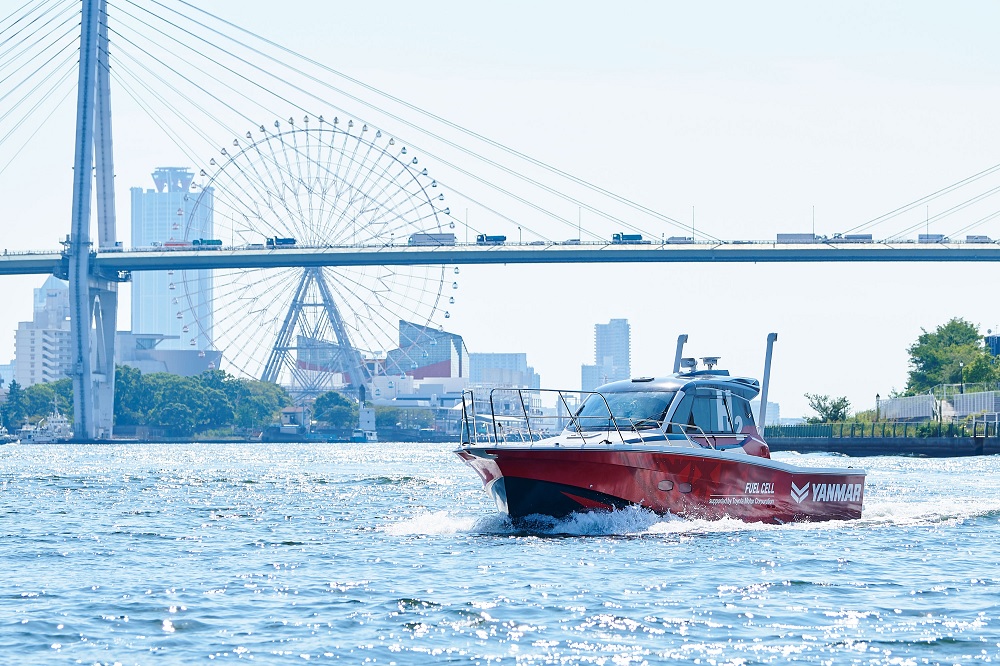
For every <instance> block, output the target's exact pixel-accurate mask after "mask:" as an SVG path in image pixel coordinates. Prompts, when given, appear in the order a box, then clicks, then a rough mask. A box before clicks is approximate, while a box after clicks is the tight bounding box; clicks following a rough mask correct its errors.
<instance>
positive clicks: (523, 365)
mask: <svg viewBox="0 0 1000 666" xmlns="http://www.w3.org/2000/svg"><path fill="white" fill-rule="evenodd" d="M469 383H470V384H474V385H478V386H506V387H512V388H530V389H539V388H541V385H542V380H541V378H540V377H539V376H538V373H536V372H535V369H534V368H533V367H531V366H529V365H528V355H527V354H524V353H477V354H469Z"/></svg>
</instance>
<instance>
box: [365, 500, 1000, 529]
mask: <svg viewBox="0 0 1000 666" xmlns="http://www.w3.org/2000/svg"><path fill="white" fill-rule="evenodd" d="M997 516H1000V500H989V501H984V500H982V499H980V501H977V502H975V503H972V502H968V503H956V502H955V501H954V500H946V499H933V500H923V501H917V502H902V501H899V500H884V499H883V500H870V501H867V502H865V513H864V516H863V517H862V518H861V519H857V520H848V521H841V520H834V521H824V522H802V523H789V524H785V525H774V524H769V523H751V522H744V521H742V520H739V519H737V518H722V519H718V520H700V519H694V518H682V517H680V516H673V515H665V516H664V515H659V514H656V513H654V512H653V511H650V510H648V509H643V508H641V507H637V506H631V507H627V508H624V509H621V510H616V511H610V512H604V511H594V512H582V513H574V514H570V515H569V516H567V517H565V518H552V517H549V516H542V515H536V516H529V517H527V518H525V519H524V520H522V521H518V522H517V523H516V524H515V523H513V522H512V521H511V520H510V518H509V517H507V516H505V515H503V514H500V513H492V514H488V515H485V516H469V515H455V514H452V513H451V512H449V511H435V512H430V511H428V512H424V513H420V514H417V515H415V516H412V517H411V518H408V519H406V520H401V521H399V522H394V523H390V524H388V525H384V526H383V527H382V528H381V530H382V531H383V532H386V533H387V534H392V535H395V536H411V535H436V534H441V535H447V534H483V535H491V534H493V535H523V536H628V537H635V536H662V535H678V536H683V535H689V536H695V535H699V534H718V533H731V532H746V531H754V532H760V531H770V530H830V529H833V530H837V529H857V528H871V527H882V526H884V527H911V526H922V525H950V524H962V523H964V522H965V521H969V520H976V519H980V518H990V517H997Z"/></svg>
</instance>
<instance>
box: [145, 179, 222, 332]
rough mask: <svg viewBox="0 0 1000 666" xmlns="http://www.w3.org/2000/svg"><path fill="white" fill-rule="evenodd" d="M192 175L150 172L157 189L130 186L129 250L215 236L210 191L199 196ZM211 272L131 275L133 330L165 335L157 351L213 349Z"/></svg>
mask: <svg viewBox="0 0 1000 666" xmlns="http://www.w3.org/2000/svg"><path fill="white" fill-rule="evenodd" d="M193 181H194V172H193V171H191V170H190V169H187V168H182V167H159V168H157V169H156V170H155V171H153V183H154V184H155V185H156V189H148V190H145V191H144V190H143V189H142V188H141V187H133V188H132V190H131V193H132V247H155V246H160V245H163V244H164V243H171V242H174V243H182V242H190V241H193V240H196V239H209V238H214V236H213V222H212V208H213V203H214V202H213V198H214V192H213V191H212V189H211V188H207V189H206V190H205V191H204V192H199V191H198V189H197V185H195V184H194V183H193ZM212 325H213V319H212V272H211V271H210V270H186V271H155V272H137V273H134V274H133V275H132V331H133V332H134V333H138V334H157V335H161V336H163V340H162V342H161V343H160V345H159V347H160V348H161V349H188V350H193V351H204V350H207V349H211V347H212Z"/></svg>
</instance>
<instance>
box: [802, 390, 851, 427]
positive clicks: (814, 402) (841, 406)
mask: <svg viewBox="0 0 1000 666" xmlns="http://www.w3.org/2000/svg"><path fill="white" fill-rule="evenodd" d="M806 398H807V399H808V400H809V408H810V409H812V410H813V411H814V412H816V414H817V416H811V417H808V418H807V419H806V422H807V423H838V422H841V421H846V420H847V417H848V416H849V415H850V413H851V402H850V401H849V400H848V399H847V398H846V397H844V396H841V397H839V398H831V397H830V396H828V395H817V394H815V393H806Z"/></svg>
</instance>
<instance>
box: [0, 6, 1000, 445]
mask: <svg viewBox="0 0 1000 666" xmlns="http://www.w3.org/2000/svg"><path fill="white" fill-rule="evenodd" d="M0 36H2V37H3V40H4V41H3V44H4V48H3V49H0V77H3V80H4V81H6V82H7V83H8V84H9V88H8V91H7V92H6V93H4V94H2V95H0V116H2V117H3V118H4V119H6V120H8V124H6V125H5V127H8V128H10V129H9V130H8V131H6V132H0V177H2V176H3V174H4V172H5V171H6V170H7V168H8V167H9V166H10V165H11V164H12V163H15V161H16V158H17V157H18V156H19V155H21V154H22V152H24V151H26V150H27V151H28V152H30V151H31V147H32V146H33V145H34V144H33V141H34V140H35V138H36V135H37V133H38V131H39V129H40V128H42V127H44V126H45V122H46V121H47V120H48V119H49V118H50V117H53V114H57V113H58V111H59V110H60V108H61V106H60V105H61V104H63V103H64V102H66V101H67V100H69V101H72V99H74V98H75V99H76V107H75V108H76V127H77V132H76V140H75V144H74V146H75V158H74V162H73V163H74V165H75V166H74V176H73V214H72V219H73V223H72V230H71V233H70V236H69V238H68V240H67V242H66V243H65V244H64V247H63V249H62V250H61V251H52V252H41V253H29V252H19V251H17V250H16V249H15V250H14V251H11V252H8V253H6V254H5V255H4V256H2V257H0V274H7V275H14V274H46V273H53V274H56V275H59V276H61V277H65V278H67V279H68V280H69V282H70V285H71V291H72V301H73V306H72V322H73V330H72V340H73V354H72V356H73V359H74V367H73V370H72V376H73V379H74V396H75V400H76V404H75V405H74V411H75V427H76V433H77V436H78V437H81V438H93V437H95V436H106V435H108V434H109V433H110V432H111V424H112V416H113V414H112V412H111V405H112V404H113V394H114V386H113V384H114V365H113V358H114V331H115V330H116V328H117V326H116V323H117V322H116V319H117V286H118V284H119V283H120V282H121V281H126V280H127V279H128V278H129V275H130V274H132V273H139V272H144V271H162V272H164V273H165V274H166V275H167V276H169V277H168V279H169V288H170V290H171V292H172V293H173V294H174V296H173V297H172V298H171V300H170V302H169V303H167V304H166V306H165V307H168V308H170V309H171V313H170V314H171V317H176V320H177V322H178V325H182V329H181V330H182V331H183V332H184V333H185V334H187V335H190V340H191V342H192V344H194V345H198V344H201V342H200V341H202V340H208V341H209V342H208V343H207V344H209V345H212V346H213V347H215V348H218V349H223V350H226V353H227V355H228V358H229V368H232V369H234V370H235V371H236V372H238V373H241V374H246V375H250V376H255V377H260V378H265V379H270V380H272V381H281V382H293V383H295V382H298V383H299V384H300V385H309V386H311V387H313V388H314V389H315V388H317V387H320V386H325V385H326V384H324V382H328V381H329V376H330V375H335V374H337V375H342V376H344V377H350V378H351V379H350V381H351V382H352V383H363V382H364V381H365V380H366V379H367V378H368V377H367V373H370V372H371V370H370V369H369V367H368V364H366V363H365V359H366V358H369V357H371V356H372V355H375V356H377V355H378V353H379V352H380V350H385V349H387V348H389V346H390V345H391V344H392V341H391V337H392V334H393V333H394V331H395V328H396V323H397V320H398V319H400V318H405V319H406V320H408V321H413V322H416V323H419V324H422V325H426V326H427V327H428V328H436V327H439V326H441V325H442V323H443V322H442V320H443V319H445V318H447V317H448V316H449V313H448V307H449V306H450V305H451V304H453V303H454V302H455V297H456V296H455V294H456V291H455V290H457V289H458V278H457V277H456V275H457V272H458V266H461V265H466V264H518V263H554V264H555V263H588V262H597V263H618V262H634V263H649V262H710V263H721V262H838V261H843V262H859V261H932V262H940V261H996V260H997V259H998V258H1000V252H998V248H1000V246H998V245H997V244H995V243H993V242H992V241H989V240H988V239H986V241H985V242H984V240H983V239H984V238H985V237H984V236H971V235H969V234H971V233H978V232H983V231H987V232H988V231H990V229H989V227H988V226H986V225H988V224H989V223H990V222H991V221H992V220H994V219H995V218H996V217H997V216H1000V211H993V210H991V209H990V207H989V201H990V197H991V196H993V195H994V194H995V193H997V192H998V191H1000V186H992V185H989V179H990V178H991V177H993V176H995V175H996V174H997V173H1000V165H997V166H994V167H990V168H989V169H985V170H982V171H980V172H979V173H976V174H973V175H972V176H969V177H967V178H963V179H961V180H959V181H957V182H955V183H953V184H951V185H948V186H946V187H944V188H940V189H939V190H936V191H935V192H932V193H931V194H929V195H927V196H924V197H920V198H917V199H914V200H913V201H911V202H909V203H907V204H904V205H903V206H899V207H896V208H894V209H893V210H891V211H889V212H888V213H886V214H884V215H880V216H878V217H875V218H872V219H870V220H867V221H864V222H861V223H859V224H853V225H850V224H844V225H843V228H842V229H841V232H842V233H841V237H840V238H831V239H818V238H816V237H815V235H811V236H812V238H811V240H810V242H805V243H774V242H751V241H741V240H733V239H730V240H723V239H721V238H719V237H716V236H715V235H713V234H712V233H710V231H709V230H708V229H707V228H698V229H696V228H695V227H694V225H693V221H692V222H687V221H685V222H682V221H680V220H679V219H676V218H673V217H670V216H667V215H664V214H662V213H659V212H658V211H656V210H654V209H652V208H650V207H647V206H644V205H643V204H641V203H639V202H637V201H635V200H632V199H629V198H627V197H624V196H621V195H618V194H616V193H614V192H611V191H608V190H607V189H604V188H602V187H601V186H599V185H596V184H594V183H592V182H588V181H586V180H583V179H581V178H579V177H576V176H574V175H573V174H570V173H568V172H566V171H564V170H561V169H560V168H558V167H555V166H553V165H551V164H548V163H546V162H543V161H541V160H538V159H536V158H533V157H531V156H530V155H528V154H526V153H524V152H520V151H518V150H515V149H512V148H510V147H508V146H505V145H503V144H501V143H499V142H497V141H495V140H492V139H490V138H489V137H487V136H484V135H483V134H480V133H477V132H475V131H472V130H469V129H467V128H465V127H462V126H459V125H457V124H456V123H454V122H452V121H450V120H448V119H446V118H443V117H442V116H440V115H436V114H434V113H430V112H427V111H425V110H423V109H421V108H419V107H417V106H415V105H413V104H410V103H408V102H406V101H405V100H402V99H400V98H398V97H395V96H393V95H391V94H389V93H386V92H384V91H381V90H378V89H376V88H374V87H372V86H370V85H368V84H366V83H364V82H362V81H359V80H357V79H354V78H352V77H349V76H347V75H345V74H343V73H341V72H338V71H336V70H333V69H332V68H330V67H329V66H327V65H324V64H322V63H319V62H316V61H314V60H310V59H309V58H305V57H303V56H301V55H299V54H297V53H295V52H294V51H292V50H290V49H288V48H286V47H284V46H282V45H280V44H277V43H276V42H273V41H270V40H268V39H266V38H263V37H261V36H260V35H256V34H253V33H251V32H249V31H247V30H245V29H243V28H241V27H239V26H237V25H236V24H234V23H232V22H230V21H227V20H225V19H223V18H220V17H217V16H213V15H211V14H210V13H208V12H206V11H204V10H203V9H202V8H199V7H197V6H195V5H193V4H191V3H188V2H184V1H183V0H181V1H178V2H172V3H168V2H160V1H158V0H116V1H115V2H108V1H107V0H83V2H80V1H79V0H31V1H29V2H26V3H25V4H24V5H23V6H21V7H19V8H18V9H17V10H15V11H14V12H13V13H12V14H11V15H9V16H8V17H7V18H5V19H3V20H0ZM77 62H79V67H77ZM112 89H113V90H114V95H115V103H114V108H115V109H116V111H118V110H120V109H122V108H125V109H126V110H127V111H128V113H130V114H132V115H133V116H141V117H142V118H144V119H145V120H144V121H143V123H145V124H139V125H136V127H137V128H138V129H135V128H125V129H126V130H131V134H129V133H127V132H126V133H125V134H124V135H123V132H122V128H118V131H117V132H116V133H115V135H114V136H115V138H116V139H117V141H113V140H112V113H111V109H112ZM116 117H120V115H118V116H116ZM123 136H125V137H127V138H126V140H125V141H122V137H123ZM404 137H405V139H404ZM156 141H160V142H163V143H165V144H168V145H169V146H170V147H171V148H172V150H173V152H174V154H177V155H178V156H181V157H183V159H184V160H185V161H186V163H188V164H191V165H194V171H193V172H192V175H193V180H192V182H191V183H190V184H189V185H185V187H184V188H183V191H182V192H179V197H178V202H177V215H176V216H175V219H174V220H172V221H171V223H170V224H169V229H168V230H167V232H166V233H167V234H169V239H168V238H166V237H164V238H163V239H162V240H163V241H164V242H163V243H162V244H159V245H150V246H144V247H121V246H120V245H119V244H118V230H117V225H116V210H117V206H116V204H117V202H119V201H120V200H121V198H122V197H121V196H120V195H121V193H120V192H119V193H116V192H115V185H116V182H115V179H116V175H115V168H114V161H113V159H112V156H113V154H114V153H115V152H118V153H119V154H120V152H121V151H122V150H123V149H124V150H131V151H133V152H140V151H141V149H142V147H143V146H144V144H145V143H147V142H150V143H153V142H156ZM136 146H138V148H137V147H136ZM123 147H124V148H123ZM8 156H9V159H8ZM92 174H93V177H91V175H92ZM7 177H10V174H9V173H8V176H7ZM117 177H118V178H119V179H121V178H122V176H121V175H120V174H119V175H118V176H117ZM984 183H985V184H986V185H984ZM118 186H119V187H121V186H122V184H121V182H120V180H119V182H118ZM980 186H982V187H980ZM171 187H173V186H172V185H171ZM977 187H979V189H978V190H977V191H975V192H973V193H972V194H966V193H967V192H969V191H970V188H973V189H975V188H977ZM983 188H985V189H983ZM116 194H118V195H119V196H117V197H116ZM930 202H934V203H935V205H936V210H939V211H940V212H937V213H936V214H935V215H933V216H931V215H930V214H929V211H928V210H927V206H928V205H929V203H930ZM984 207H985V208H984ZM206 211H207V212H209V213H210V214H208V215H205V214H204V213H205V212H206ZM470 211H471V214H470ZM92 212H96V217H97V225H96V229H97V233H96V235H92V233H91V231H92V229H91V227H92V224H91V219H90V218H91V214H92ZM584 215H586V217H587V223H586V224H584V223H583V217H584ZM206 220H210V221H211V222H206ZM931 224H934V225H935V227H934V228H935V230H937V229H940V228H941V226H942V225H944V224H951V226H950V227H949V228H948V229H947V231H948V235H950V236H952V237H954V238H962V237H963V236H964V237H966V238H967V239H970V238H974V239H976V240H975V241H974V242H951V241H946V240H945V239H944V238H943V237H942V238H940V239H937V240H938V241H940V242H924V243H920V242H912V241H913V238H912V237H913V236H914V235H915V234H916V233H919V232H922V231H925V230H929V227H930V225H931ZM774 231H775V232H777V231H778V230H774ZM862 232H868V233H869V234H871V233H877V234H879V235H880V236H881V239H880V240H875V239H873V240H872V241H871V242H866V241H865V240H863V239H862V240H859V239H858V238H855V239H853V240H848V239H847V238H846V237H847V236H849V235H855V236H857V235H859V234H862ZM615 234H618V235H620V236H621V237H622V238H621V240H620V241H619V242H614V241H613V240H612V239H613V237H614V235H615ZM61 235H62V234H61V233H60V234H59V236H61ZM926 235H927V236H930V234H929V233H928V234H926ZM994 235H995V234H994ZM477 236H483V238H484V242H483V243H479V242H475V239H476V238H477ZM668 236H669V237H668ZM415 237H416V238H418V239H419V238H423V239H425V240H423V241H419V240H418V242H415V243H414V242H412V239H414V238H415ZM501 237H502V238H503V240H502V241H501V240H499V239H500V238H501ZM428 238H435V239H437V241H438V242H431V241H428V240H426V239H428ZM267 239H271V240H272V241H274V243H275V246H274V247H273V248H269V247H268V246H267V244H266V240H267ZM463 239H465V241H464V242H463ZM515 239H516V240H515ZM567 239H569V240H567ZM43 240H44V239H43ZM206 240H207V241H210V242H211V245H209V246H208V247H205V246H203V249H197V250H196V249H194V248H193V245H194V243H195V242H200V241H206ZM279 240H280V241H287V242H286V243H285V244H284V245H282V246H281V247H278V245H279V244H280V243H279ZM36 243H38V240H36V241H35V243H33V244H36ZM167 245H170V246H171V247H169V248H168V247H166V246H167ZM204 270H213V271H214V274H213V277H212V281H211V285H210V286H209V287H208V288H206V287H205V281H204V280H203V279H201V278H200V277H199V276H198V274H199V273H200V272H201V271H204ZM205 306H207V308H208V310H209V311H210V312H211V313H212V314H211V315H210V316H205V315H204V310H205ZM296 340H304V341H306V343H301V344H300V343H297V342H296ZM316 349H322V350H324V352H323V354H325V357H324V358H326V361H324V364H323V365H324V369H323V370H322V371H316V370H314V369H304V368H303V365H309V364H308V363H306V364H303V362H302V355H303V354H305V355H307V356H308V355H309V354H313V355H314V356H315V352H316ZM327 357H328V358H327ZM317 375H323V377H317Z"/></svg>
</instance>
